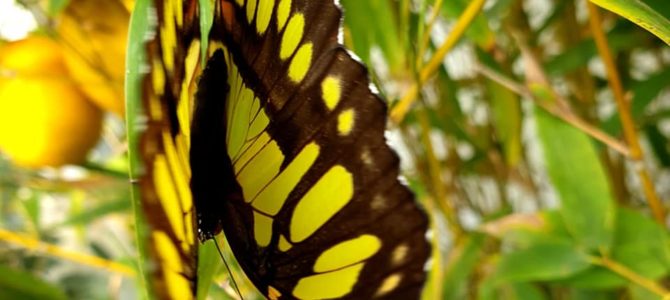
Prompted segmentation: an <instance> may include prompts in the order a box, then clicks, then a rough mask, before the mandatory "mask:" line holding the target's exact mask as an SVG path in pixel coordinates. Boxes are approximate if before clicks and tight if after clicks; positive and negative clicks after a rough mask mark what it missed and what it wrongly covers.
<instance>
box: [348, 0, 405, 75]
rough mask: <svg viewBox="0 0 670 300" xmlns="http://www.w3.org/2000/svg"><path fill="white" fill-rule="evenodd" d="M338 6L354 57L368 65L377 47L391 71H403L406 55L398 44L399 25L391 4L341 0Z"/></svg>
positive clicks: (375, 0) (375, 1)
mask: <svg viewBox="0 0 670 300" xmlns="http://www.w3.org/2000/svg"><path fill="white" fill-rule="evenodd" d="M341 4H342V7H343V8H344V11H345V13H344V22H345V24H346V25H347V27H348V28H349V33H350V34H351V37H352V40H353V50H354V51H355V52H356V54H358V55H359V56H360V57H361V58H362V60H363V61H364V62H365V63H366V64H368V65H370V50H371V49H372V48H373V46H378V47H379V49H381V51H382V53H383V54H384V57H385V58H386V62H387V63H388V66H389V68H390V69H391V71H392V72H399V71H400V70H404V68H405V66H406V65H405V58H406V57H407V56H406V54H405V53H404V51H403V50H404V48H403V47H402V43H401V42H400V35H399V33H398V31H399V29H398V25H397V24H398V23H399V22H398V19H397V17H396V16H395V14H394V10H393V8H392V6H391V3H390V2H389V1H386V0H367V1H360V0H343V1H341ZM370 12H374V13H372V14H371V13H370Z"/></svg>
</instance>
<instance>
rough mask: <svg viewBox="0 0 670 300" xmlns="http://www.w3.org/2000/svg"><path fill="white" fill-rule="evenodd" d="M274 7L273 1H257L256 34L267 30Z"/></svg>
mask: <svg viewBox="0 0 670 300" xmlns="http://www.w3.org/2000/svg"><path fill="white" fill-rule="evenodd" d="M274 6H275V1H274V0H259V2H258V12H257V13H256V31H257V32H258V34H263V33H265V31H266V30H267V29H268V25H270V19H271V18H272V9H273V8H274Z"/></svg>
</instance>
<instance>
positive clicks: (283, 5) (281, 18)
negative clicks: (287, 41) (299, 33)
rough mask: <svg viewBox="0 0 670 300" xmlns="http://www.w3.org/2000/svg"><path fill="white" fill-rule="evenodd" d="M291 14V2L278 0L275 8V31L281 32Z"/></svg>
mask: <svg viewBox="0 0 670 300" xmlns="http://www.w3.org/2000/svg"><path fill="white" fill-rule="evenodd" d="M290 13H291V0H280V1H279V7H277V31H281V30H282V28H284V25H285V24H286V20H287V19H288V15H289V14H290Z"/></svg>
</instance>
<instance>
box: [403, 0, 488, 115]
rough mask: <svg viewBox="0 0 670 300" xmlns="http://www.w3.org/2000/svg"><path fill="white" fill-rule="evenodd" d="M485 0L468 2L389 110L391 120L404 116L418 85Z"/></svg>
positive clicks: (463, 31)
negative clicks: (416, 77) (440, 43)
mask: <svg viewBox="0 0 670 300" xmlns="http://www.w3.org/2000/svg"><path fill="white" fill-rule="evenodd" d="M485 2H486V0H473V1H472V2H470V4H469V5H468V7H466V8H465V11H463V13H462V14H461V16H460V17H458V20H456V24H454V28H453V29H452V30H451V32H450V33H449V36H447V39H446V40H445V41H444V42H443V43H442V45H441V46H440V48H438V49H437V51H436V52H435V54H434V55H433V57H432V58H431V59H430V60H429V61H428V63H427V64H426V65H425V66H424V67H423V68H422V69H421V72H420V74H419V80H418V82H415V83H413V84H412V86H411V87H410V88H409V89H408V90H407V92H406V93H405V96H403V97H402V99H400V102H399V103H398V105H396V106H395V107H394V108H393V110H392V111H391V120H393V121H394V122H395V123H396V124H397V123H400V122H401V121H402V120H403V119H404V118H405V115H406V114H407V112H408V111H409V108H410V107H411V106H412V104H414V101H415V100H416V97H417V95H418V92H419V87H420V86H421V85H423V83H424V82H426V80H428V78H430V76H432V75H433V74H434V73H435V71H437V69H438V68H439V67H440V66H441V65H442V61H443V60H444V57H445V56H446V55H447V53H449V51H450V50H451V49H452V48H453V47H454V45H456V42H458V41H459V40H460V38H461V37H462V36H463V34H464V33H465V30H466V29H467V28H468V27H469V26H470V24H471V23H472V20H474V19H475V17H476V16H477V15H478V14H479V12H480V11H481V10H482V8H483V7H484V3H485Z"/></svg>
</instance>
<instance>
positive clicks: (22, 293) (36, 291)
mask: <svg viewBox="0 0 670 300" xmlns="http://www.w3.org/2000/svg"><path fill="white" fill-rule="evenodd" d="M0 299H44V300H52V299H53V300H60V299H67V297H66V296H65V293H64V292H63V291H62V290H60V289H59V288H58V287H56V286H54V285H52V284H51V283H48V282H46V281H44V280H42V279H40V278H37V277H35V276H33V275H32V274H30V273H27V272H23V271H19V270H14V269H11V268H8V267H6V266H3V265H0Z"/></svg>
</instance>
